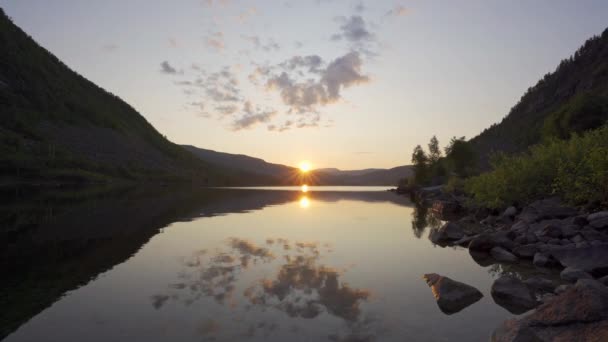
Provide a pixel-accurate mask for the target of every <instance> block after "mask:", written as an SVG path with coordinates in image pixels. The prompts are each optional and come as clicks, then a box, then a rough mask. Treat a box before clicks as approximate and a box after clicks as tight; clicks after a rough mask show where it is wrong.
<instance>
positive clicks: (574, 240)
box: [572, 235, 585, 243]
mask: <svg viewBox="0 0 608 342" xmlns="http://www.w3.org/2000/svg"><path fill="white" fill-rule="evenodd" d="M583 241H585V238H584V237H582V236H580V235H576V236H575V237H573V238H572V242H574V243H579V242H583Z"/></svg>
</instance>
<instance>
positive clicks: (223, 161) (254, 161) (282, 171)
mask: <svg viewBox="0 0 608 342" xmlns="http://www.w3.org/2000/svg"><path fill="white" fill-rule="evenodd" d="M182 146H183V148H185V149H186V150H188V151H190V152H191V153H192V154H194V155H195V156H197V157H199V158H200V159H201V160H203V161H205V162H207V163H211V164H214V165H218V166H221V167H224V168H229V169H234V170H239V171H242V172H251V173H256V174H258V175H263V176H266V177H271V178H270V179H271V180H272V181H273V182H276V183H277V184H285V185H287V184H289V182H288V180H289V179H290V178H292V175H294V174H297V173H298V172H299V170H298V169H297V168H294V167H290V166H286V165H281V164H273V163H268V162H266V161H264V160H263V159H260V158H254V157H250V156H246V155H243V154H230V153H224V152H217V151H213V150H206V149H203V148H199V147H195V146H191V145H182Z"/></svg>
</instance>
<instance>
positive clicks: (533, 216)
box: [519, 198, 578, 223]
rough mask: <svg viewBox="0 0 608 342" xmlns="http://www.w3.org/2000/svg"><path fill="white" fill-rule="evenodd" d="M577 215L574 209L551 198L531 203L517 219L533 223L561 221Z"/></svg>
mask: <svg viewBox="0 0 608 342" xmlns="http://www.w3.org/2000/svg"><path fill="white" fill-rule="evenodd" d="M577 214H578V212H577V210H576V209H574V208H571V207H567V206H564V205H562V204H561V203H560V201H559V200H558V199H556V198H551V199H545V200H540V201H536V202H533V203H532V204H530V205H529V206H527V207H525V208H524V209H523V210H522V213H521V214H520V215H519V218H520V219H521V220H524V221H526V222H528V223H533V222H537V221H540V220H543V219H551V218H559V219H562V218H566V217H570V216H576V215H577Z"/></svg>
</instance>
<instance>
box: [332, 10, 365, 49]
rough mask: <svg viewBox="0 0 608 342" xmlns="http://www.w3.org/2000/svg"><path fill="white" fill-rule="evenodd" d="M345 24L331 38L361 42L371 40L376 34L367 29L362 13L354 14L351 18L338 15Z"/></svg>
mask: <svg viewBox="0 0 608 342" xmlns="http://www.w3.org/2000/svg"><path fill="white" fill-rule="evenodd" d="M338 20H339V21H342V22H343V24H342V25H341V26H340V33H339V34H334V35H332V36H331V40H340V39H345V40H347V41H349V42H351V43H361V42H365V41H371V40H373V39H374V35H373V34H372V33H371V32H370V31H369V30H368V29H367V25H366V24H365V20H363V17H361V16H360V15H353V16H351V17H350V18H345V17H338Z"/></svg>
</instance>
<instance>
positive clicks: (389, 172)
mask: <svg viewBox="0 0 608 342" xmlns="http://www.w3.org/2000/svg"><path fill="white" fill-rule="evenodd" d="M314 172H315V173H316V174H317V175H318V177H319V179H321V180H323V181H324V182H327V183H331V184H335V185H387V186H393V185H396V184H397V182H398V181H399V180H400V179H401V178H409V177H411V176H413V175H414V170H413V168H412V166H411V165H404V166H397V167H394V168H391V169H363V170H344V171H343V170H339V169H335V168H330V169H317V170H314Z"/></svg>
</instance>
